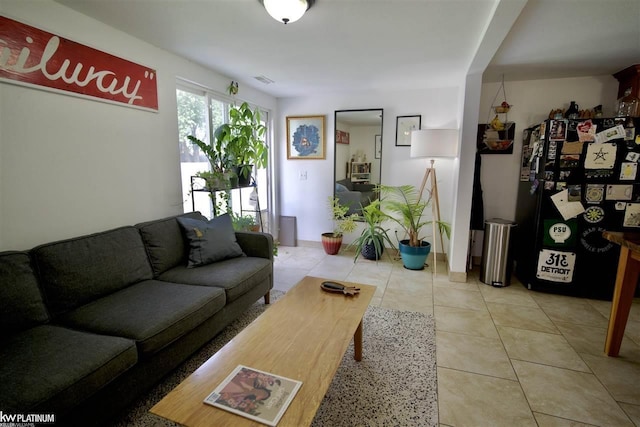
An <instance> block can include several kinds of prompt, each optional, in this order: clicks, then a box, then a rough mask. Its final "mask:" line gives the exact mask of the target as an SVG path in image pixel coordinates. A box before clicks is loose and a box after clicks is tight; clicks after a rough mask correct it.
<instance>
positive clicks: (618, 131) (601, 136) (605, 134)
mask: <svg viewBox="0 0 640 427" xmlns="http://www.w3.org/2000/svg"><path fill="white" fill-rule="evenodd" d="M625 135H626V133H625V131H624V126H622V125H617V126H615V127H612V128H610V129H605V130H603V131H602V132H598V133H597V134H596V142H597V143H604V142H607V141H611V140H612V139H620V138H624V137H625Z"/></svg>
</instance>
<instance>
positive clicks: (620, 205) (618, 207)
mask: <svg viewBox="0 0 640 427" xmlns="http://www.w3.org/2000/svg"><path fill="white" fill-rule="evenodd" d="M615 206H616V210H617V211H623V210H625V208H626V207H627V204H626V203H625V202H616V205H615Z"/></svg>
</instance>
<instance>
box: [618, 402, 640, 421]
mask: <svg viewBox="0 0 640 427" xmlns="http://www.w3.org/2000/svg"><path fill="white" fill-rule="evenodd" d="M619 404H620V407H621V408H622V410H623V411H624V412H625V413H626V414H627V415H628V416H629V418H631V421H633V423H634V424H635V425H636V426H640V406H639V405H630V404H628V403H619Z"/></svg>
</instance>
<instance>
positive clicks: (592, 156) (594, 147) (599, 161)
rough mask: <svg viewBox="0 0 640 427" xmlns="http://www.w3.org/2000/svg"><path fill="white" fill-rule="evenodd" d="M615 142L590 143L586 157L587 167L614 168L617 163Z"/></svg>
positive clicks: (585, 165)
mask: <svg viewBox="0 0 640 427" xmlns="http://www.w3.org/2000/svg"><path fill="white" fill-rule="evenodd" d="M617 149H618V146H617V145H616V144H615V143H602V144H601V143H590V144H589V145H588V146H587V155H586V157H585V159H584V168H585V169H613V167H614V166H615V164H616V150H617Z"/></svg>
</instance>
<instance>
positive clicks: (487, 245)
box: [480, 218, 516, 287]
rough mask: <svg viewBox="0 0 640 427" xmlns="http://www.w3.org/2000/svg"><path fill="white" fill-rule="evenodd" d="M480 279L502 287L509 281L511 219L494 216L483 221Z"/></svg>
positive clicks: (513, 225)
mask: <svg viewBox="0 0 640 427" xmlns="http://www.w3.org/2000/svg"><path fill="white" fill-rule="evenodd" d="M484 224H485V227H484V245H483V247H482V264H481V270H480V281H481V282H482V283H486V284H487V285H491V286H497V287H503V286H509V284H510V283H511V270H512V255H511V249H510V247H511V237H512V233H511V229H512V228H513V227H515V226H516V224H515V223H514V222H513V221H508V220H504V219H501V218H494V219H489V220H486V221H485V223H484Z"/></svg>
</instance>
